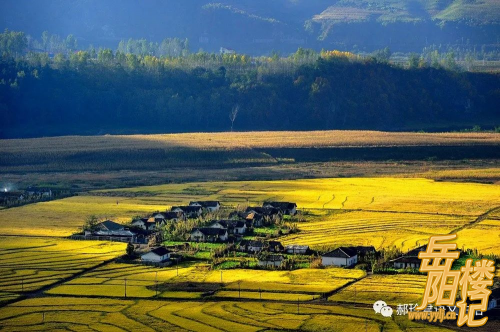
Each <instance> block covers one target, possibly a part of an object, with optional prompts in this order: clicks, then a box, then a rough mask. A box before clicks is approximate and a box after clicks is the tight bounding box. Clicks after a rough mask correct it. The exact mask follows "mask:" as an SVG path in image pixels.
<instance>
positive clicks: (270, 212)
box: [245, 206, 279, 216]
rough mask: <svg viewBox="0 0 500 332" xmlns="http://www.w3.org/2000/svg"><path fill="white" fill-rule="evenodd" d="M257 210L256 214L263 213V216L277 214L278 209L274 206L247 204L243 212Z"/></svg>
mask: <svg viewBox="0 0 500 332" xmlns="http://www.w3.org/2000/svg"><path fill="white" fill-rule="evenodd" d="M252 211H254V212H257V213H258V214H261V215H265V216H272V215H274V214H278V213H279V210H278V209H276V208H265V207H260V206H249V207H247V209H246V210H245V212H252Z"/></svg>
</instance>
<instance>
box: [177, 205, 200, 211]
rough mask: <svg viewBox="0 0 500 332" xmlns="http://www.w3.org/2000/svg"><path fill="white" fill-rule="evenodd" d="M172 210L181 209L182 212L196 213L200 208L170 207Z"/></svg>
mask: <svg viewBox="0 0 500 332" xmlns="http://www.w3.org/2000/svg"><path fill="white" fill-rule="evenodd" d="M174 209H181V210H182V211H184V212H198V211H200V209H201V207H199V206H172V209H171V210H174Z"/></svg>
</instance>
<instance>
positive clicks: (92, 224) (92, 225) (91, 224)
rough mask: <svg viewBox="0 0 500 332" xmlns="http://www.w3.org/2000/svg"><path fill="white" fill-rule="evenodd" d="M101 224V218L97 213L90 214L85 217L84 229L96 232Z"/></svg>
mask: <svg viewBox="0 0 500 332" xmlns="http://www.w3.org/2000/svg"><path fill="white" fill-rule="evenodd" d="M98 224H99V218H97V216H95V215H91V216H88V217H87V219H85V224H84V225H83V230H84V231H89V232H95V231H96V230H97V225H98Z"/></svg>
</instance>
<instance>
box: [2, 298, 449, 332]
mask: <svg viewBox="0 0 500 332" xmlns="http://www.w3.org/2000/svg"><path fill="white" fill-rule="evenodd" d="M297 311H298V312H297ZM0 326H1V328H2V331H55V330H57V331H117V332H118V331H145V332H153V331H195V332H207V331H209V332H210V331H213V332H215V331H217V332H218V331H242V332H247V331H248V332H254V331H278V330H284V331H346V332H348V331H368V332H379V331H382V330H383V331H392V332H396V331H403V330H408V327H411V328H415V329H418V330H419V331H430V332H434V331H448V330H447V329H445V328H441V327H434V326H425V329H422V327H423V325H422V324H417V323H410V322H409V321H408V319H407V318H406V317H403V316H401V317H400V316H395V317H394V319H388V318H384V317H382V316H381V315H376V314H375V313H374V312H373V310H372V309H371V308H368V307H363V308H360V307H356V308H354V307H352V306H350V307H347V306H340V305H328V304H325V303H323V304H311V303H300V305H299V308H297V304H285V303H266V302H252V301H245V302H233V301H220V302H193V301H182V302H175V301H174V302H164V301H151V300H126V299H125V300H123V299H99V301H96V300H95V299H85V298H74V297H64V298H60V297H51V298H50V301H47V299H43V298H34V299H27V300H23V301H20V302H17V303H14V304H11V305H9V306H7V307H5V308H2V310H0Z"/></svg>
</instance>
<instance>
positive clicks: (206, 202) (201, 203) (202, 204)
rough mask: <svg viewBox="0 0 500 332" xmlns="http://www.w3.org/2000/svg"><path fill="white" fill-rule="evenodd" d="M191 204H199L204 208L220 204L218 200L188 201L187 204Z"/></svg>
mask: <svg viewBox="0 0 500 332" xmlns="http://www.w3.org/2000/svg"><path fill="white" fill-rule="evenodd" d="M193 204H200V205H201V206H202V207H204V208H208V207H217V205H220V202H219V201H195V202H189V205H193Z"/></svg>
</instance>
